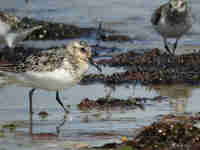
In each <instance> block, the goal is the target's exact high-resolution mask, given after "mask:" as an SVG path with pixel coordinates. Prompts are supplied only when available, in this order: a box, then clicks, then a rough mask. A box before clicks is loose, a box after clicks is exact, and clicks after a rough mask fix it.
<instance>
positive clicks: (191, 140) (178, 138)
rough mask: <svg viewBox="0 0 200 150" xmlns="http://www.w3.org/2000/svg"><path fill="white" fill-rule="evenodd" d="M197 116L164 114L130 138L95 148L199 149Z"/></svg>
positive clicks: (132, 149) (134, 149) (137, 149)
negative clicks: (119, 142) (157, 120)
mask: <svg viewBox="0 0 200 150" xmlns="http://www.w3.org/2000/svg"><path fill="white" fill-rule="evenodd" d="M199 119H200V118H199V116H198V117H193V116H173V115H166V116H164V117H163V118H162V119H161V120H160V121H159V122H154V123H152V124H151V125H150V126H146V127H144V128H143V129H142V130H141V131H140V132H139V133H138V134H137V135H136V136H135V137H134V138H133V139H132V140H128V141H126V142H124V143H121V144H117V143H109V144H105V145H104V146H102V147H96V149H104V150H107V149H116V150H126V149H128V150H199V149H200V129H199V128H197V127H196V126H195V124H196V123H197V122H199V121H200V120H199Z"/></svg>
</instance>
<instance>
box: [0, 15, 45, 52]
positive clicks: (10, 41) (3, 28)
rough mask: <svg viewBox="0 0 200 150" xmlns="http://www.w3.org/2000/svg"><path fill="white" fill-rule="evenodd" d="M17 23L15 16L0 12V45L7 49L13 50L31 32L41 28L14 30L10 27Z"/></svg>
mask: <svg viewBox="0 0 200 150" xmlns="http://www.w3.org/2000/svg"><path fill="white" fill-rule="evenodd" d="M19 22H20V20H19V19H18V18H17V17H16V16H10V15H8V14H6V13H4V12H0V44H6V45H7V46H8V47H9V48H13V47H15V45H16V44H18V43H19V42H21V41H23V40H24V39H25V38H26V37H27V36H28V35H29V34H31V33H32V32H33V31H35V30H38V29H40V28H42V26H36V27H33V28H30V29H24V30H14V29H13V28H12V27H13V26H15V25H16V24H18V23H19Z"/></svg>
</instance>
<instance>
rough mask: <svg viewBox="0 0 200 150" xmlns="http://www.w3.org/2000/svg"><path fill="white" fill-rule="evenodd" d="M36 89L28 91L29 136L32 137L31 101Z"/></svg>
mask: <svg viewBox="0 0 200 150" xmlns="http://www.w3.org/2000/svg"><path fill="white" fill-rule="evenodd" d="M35 90H36V89H35V88H33V89H31V90H30V91H29V116H30V131H29V132H30V134H31V135H32V122H33V117H32V115H33V107H32V99H33V93H34V91H35Z"/></svg>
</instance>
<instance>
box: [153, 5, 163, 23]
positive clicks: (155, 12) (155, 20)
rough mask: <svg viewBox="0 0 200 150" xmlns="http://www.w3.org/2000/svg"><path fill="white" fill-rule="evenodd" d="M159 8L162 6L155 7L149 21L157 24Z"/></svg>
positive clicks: (159, 16)
mask: <svg viewBox="0 0 200 150" xmlns="http://www.w3.org/2000/svg"><path fill="white" fill-rule="evenodd" d="M161 8H162V7H160V8H157V9H156V10H155V11H154V13H153V15H152V16H151V23H152V24H153V25H157V24H158V22H159V20H160V18H161Z"/></svg>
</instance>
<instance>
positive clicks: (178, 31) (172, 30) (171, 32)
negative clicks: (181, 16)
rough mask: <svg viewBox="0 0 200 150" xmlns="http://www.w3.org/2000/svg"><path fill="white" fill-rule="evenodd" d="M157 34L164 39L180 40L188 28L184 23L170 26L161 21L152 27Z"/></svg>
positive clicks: (163, 20)
mask: <svg viewBox="0 0 200 150" xmlns="http://www.w3.org/2000/svg"><path fill="white" fill-rule="evenodd" d="M154 28H155V29H156V31H157V32H159V33H160V34H161V35H162V36H163V37H166V38H180V37H181V36H182V35H183V34H185V33H186V32H187V31H188V30H189V29H190V26H189V25H186V24H184V23H180V24H173V25H170V24H168V23H166V22H165V19H164V18H163V19H161V20H160V22H159V23H158V25H156V26H154Z"/></svg>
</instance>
